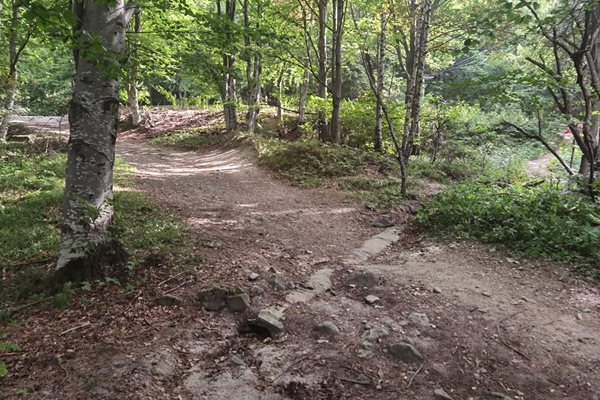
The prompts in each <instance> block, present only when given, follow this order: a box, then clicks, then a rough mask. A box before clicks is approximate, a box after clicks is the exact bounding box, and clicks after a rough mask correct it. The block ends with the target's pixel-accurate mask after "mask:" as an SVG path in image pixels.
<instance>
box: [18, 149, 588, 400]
mask: <svg viewBox="0 0 600 400" xmlns="http://www.w3.org/2000/svg"><path fill="white" fill-rule="evenodd" d="M118 153H119V154H120V156H121V157H123V158H124V159H125V160H126V161H127V162H128V163H130V164H132V165H133V166H135V167H136V170H137V172H136V180H135V187H136V188H137V189H139V190H141V191H144V192H147V193H148V194H149V195H150V196H151V197H152V198H154V199H155V200H156V202H157V203H158V204H159V205H160V206H161V207H163V208H165V209H169V210H173V211H174V212H175V213H176V215H177V216H178V217H179V218H180V219H181V220H182V221H184V222H186V223H187V224H189V226H190V234H191V236H192V238H193V245H192V248H190V252H191V253H194V254H196V255H198V256H199V257H201V258H202V262H199V264H198V266H197V267H196V268H195V270H194V273H193V274H194V276H193V278H192V279H191V280H190V281H189V284H187V285H182V286H181V288H178V286H179V285H178V281H174V283H172V286H173V287H175V289H176V290H175V291H174V292H173V293H174V294H176V295H177V296H179V297H180V298H181V299H182V300H183V305H182V306H180V307H170V308H169V307H158V306H156V305H155V303H153V302H152V301H151V299H145V298H143V296H142V295H139V296H137V295H136V297H133V298H131V299H128V298H121V300H118V299H117V298H115V299H114V303H110V304H108V305H107V308H106V310H105V311H104V312H105V314H101V315H95V314H94V315H90V313H88V312H86V310H85V305H84V306H82V307H81V310H70V311H67V312H65V313H64V314H60V315H59V316H58V318H71V322H70V324H69V325H67V326H66V327H69V326H73V325H75V324H74V323H73V322H72V319H73V318H76V317H77V316H79V318H85V319H86V320H89V321H91V325H90V328H89V329H88V328H86V329H88V330H82V331H79V332H77V335H80V338H83V340H80V341H79V342H77V346H78V347H75V348H73V345H72V344H69V343H68V341H67V339H68V338H69V335H65V336H64V337H63V335H58V334H56V333H55V338H53V336H52V333H53V332H58V333H60V332H61V331H64V330H65V328H66V327H65V326H62V327H61V326H58V327H52V320H51V319H50V317H49V316H53V317H54V318H56V316H55V315H54V314H48V315H46V316H45V317H44V316H42V317H41V318H42V321H43V318H48V326H51V327H52V328H51V329H54V331H50V332H47V331H43V329H46V330H48V329H50V328H48V326H45V327H44V326H38V325H39V322H38V323H36V324H34V323H32V322H28V323H27V324H26V326H27V327H28V329H31V330H33V331H35V330H40V331H43V332H44V333H45V335H46V336H45V337H48V338H50V339H48V340H49V341H51V342H52V343H53V344H54V346H56V352H57V353H59V352H60V354H64V357H63V356H62V355H61V356H58V358H57V359H58V362H53V361H52V360H54V358H55V357H54V356H52V355H46V356H45V361H44V360H40V362H38V363H35V364H34V365H32V366H30V367H22V368H23V370H24V371H28V373H27V375H26V374H25V373H24V374H23V376H22V378H21V381H20V382H18V384H17V383H13V385H12V387H13V388H14V389H15V391H13V393H16V389H17V388H18V387H19V386H21V387H22V386H24V385H25V384H26V383H29V384H31V385H37V387H36V390H35V392H34V393H33V394H31V395H30V397H29V398H33V399H88V398H89V399H114V398H120V399H186V400H187V399H190V400H201V399H208V400H218V399H224V400H225V399H227V400H231V399H236V400H237V399H239V400H259V399H261V400H262V399H272V400H279V399H311V400H317V399H331V400H337V399H352V400H358V399H361V400H362V399H379V400H388V399H400V400H403V399H406V400H409V399H410V400H433V399H445V398H452V399H454V400H492V399H500V400H508V399H512V400H547V399H557V400H559V399H560V400H564V399H569V400H600V382H599V381H598V376H599V374H600V336H599V335H600V334H599V332H600V321H599V318H598V315H599V314H600V292H599V290H598V288H597V287H596V286H593V285H590V284H586V283H583V282H581V281H579V280H575V279H574V278H573V277H572V275H570V274H569V273H568V272H567V270H566V268H565V267H564V266H561V265H555V264H552V263H545V262H537V261H536V262H530V261H526V260H519V261H517V260H513V259H509V258H507V257H506V256H505V255H503V254H501V253H500V252H499V251H495V250H494V249H493V248H491V247H489V246H482V245H471V244H448V243H438V242H423V241H421V240H420V239H419V237H418V235H417V234H416V233H414V232H412V231H411V230H410V229H409V228H408V227H406V226H405V225H403V222H404V220H403V216H399V215H396V216H392V219H393V220H394V222H395V223H396V224H397V231H394V230H391V231H390V230H386V231H385V232H383V231H384V229H383V228H374V227H373V226H372V225H373V222H374V221H377V220H378V219H379V218H380V217H381V215H379V214H378V213H376V212H370V211H367V210H366V209H364V208H363V207H362V206H360V205H357V204H356V203H354V202H352V201H350V200H348V199H347V198H346V197H345V196H344V195H342V194H339V193H336V192H334V191H330V190H303V189H298V188H293V187H290V186H289V185H287V184H285V183H283V182H280V181H278V180H277V179H274V177H273V176H272V175H271V174H270V173H269V172H267V171H266V170H264V169H263V168H261V167H260V166H257V161H256V157H255V155H254V153H253V150H252V149H250V148H244V147H242V148H235V149H213V150H205V151H200V152H193V151H180V150H174V149H170V148H164V147H157V146H150V145H147V144H144V143H141V142H122V143H118ZM404 217H405V216H404ZM377 235H378V236H377ZM395 241H397V244H395V245H394V244H393V242H395ZM362 269H366V270H369V271H371V272H373V274H374V276H375V277H376V279H375V281H373V282H367V281H365V282H363V281H361V282H359V283H358V284H356V283H351V282H349V280H348V279H349V277H351V276H353V274H354V273H355V272H356V271H357V270H362ZM275 271H276V272H278V273H280V274H281V275H282V276H284V277H285V279H286V280H287V281H288V282H289V283H290V285H289V287H288V288H286V289H283V290H279V291H278V290H275V289H274V288H273V287H271V286H270V285H269V284H268V283H267V278H268V277H269V276H270V275H271V274H273V272H275ZM251 272H255V273H257V274H258V275H259V278H258V280H257V281H255V282H249V280H248V277H249V274H250V273H251ZM207 282H216V283H231V284H236V285H239V286H242V287H244V288H247V289H249V288H250V287H251V286H252V285H260V286H261V287H262V288H263V289H265V293H264V294H263V295H260V296H256V297H253V298H252V305H251V308H252V309H251V310H250V311H249V312H247V313H243V314H231V313H228V312H226V311H223V312H217V313H215V312H209V311H206V310H204V309H203V308H202V307H201V305H200V303H199V302H198V300H197V293H198V290H199V288H200V287H201V286H202V285H203V284H205V283H207ZM183 283H184V284H185V283H186V282H183ZM307 284H308V285H307ZM292 286H293V288H292ZM310 286H314V287H315V288H313V289H311V287H310ZM317 287H318V291H317V290H315V289H316V288H317ZM307 291H308V293H311V295H310V296H304V295H303V294H305V293H307ZM367 295H374V296H377V297H378V298H379V299H378V300H377V301H375V303H374V304H372V305H369V304H366V302H365V301H364V299H365V297H366V296H367ZM265 307H279V308H281V309H282V310H283V309H285V313H284V319H283V323H284V326H285V333H284V334H283V335H282V336H279V337H276V338H257V337H255V336H250V335H245V334H240V333H239V332H238V326H239V325H240V323H242V322H243V321H245V320H246V319H247V318H249V317H250V318H251V317H253V316H254V315H255V314H256V312H257V311H258V310H260V309H263V308H265ZM140 314H142V315H144V317H142V318H141V321H142V322H140V323H139V324H138V325H133V324H134V321H137V320H140V317H139V315H140ZM324 321H331V322H333V323H334V324H335V325H336V326H337V328H339V333H338V334H336V335H332V336H327V335H322V334H317V333H316V332H315V329H314V328H315V325H316V324H317V323H320V322H324ZM34 322H35V321H34ZM399 342H406V343H410V344H411V345H413V346H414V347H415V348H416V349H418V351H419V352H420V353H421V355H422V358H419V357H417V358H415V359H414V360H416V362H414V360H413V361H409V362H403V361H399V360H398V359H397V358H396V357H400V358H402V357H403V356H398V355H396V356H393V355H392V354H391V353H390V352H391V351H392V349H393V348H394V347H393V346H392V347H390V345H392V344H398V343H399ZM23 347H26V346H25V345H24V346H23ZM30 347H31V346H30ZM39 357H40V358H41V356H39ZM27 368H29V369H27ZM32 382H41V383H36V384H34V383H32ZM441 389H443V390H444V391H445V392H446V393H447V394H448V397H440V396H441V394H439V392H438V397H435V395H434V390H441ZM503 396H504V397H503ZM15 397H16V396H15ZM9 398H10V397H9Z"/></svg>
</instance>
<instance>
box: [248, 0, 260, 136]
mask: <svg viewBox="0 0 600 400" xmlns="http://www.w3.org/2000/svg"><path fill="white" fill-rule="evenodd" d="M243 5H244V28H245V29H246V34H245V36H244V44H245V46H246V51H247V54H246V81H247V82H248V88H247V101H246V103H247V104H246V105H247V106H248V112H247V113H246V126H247V127H248V130H249V131H250V132H254V130H255V129H256V119H257V118H258V113H259V111H260V108H259V105H260V100H261V88H262V83H261V79H262V64H261V55H260V52H259V50H258V48H260V45H261V43H260V42H261V40H260V38H259V39H256V41H255V43H254V44H255V45H256V47H257V49H256V50H253V51H251V48H252V40H251V38H250V35H249V32H248V31H249V30H250V10H249V0H244V3H243ZM262 10H263V5H262V2H260V1H259V3H258V5H257V15H258V18H257V22H256V29H257V30H258V28H260V24H259V22H258V21H260V20H262V18H263V12H262Z"/></svg>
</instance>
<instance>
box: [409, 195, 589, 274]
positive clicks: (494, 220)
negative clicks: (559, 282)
mask: <svg viewBox="0 0 600 400" xmlns="http://www.w3.org/2000/svg"><path fill="white" fill-rule="evenodd" d="M418 220H419V221H420V222H421V223H422V224H423V225H424V226H425V227H426V228H427V229H429V230H431V231H432V232H442V233H445V234H447V235H451V236H454V237H458V238H471V237H473V238H478V239H481V240H483V241H484V242H490V243H500V244H503V245H506V246H507V247H508V248H510V249H514V250H518V251H521V252H523V253H525V254H527V255H531V256H547V257H550V258H552V259H556V260H571V261H577V262H582V263H585V264H587V265H589V266H592V267H593V268H594V269H595V271H596V273H597V272H598V267H599V266H600V251H598V249H599V248H600V206H598V205H596V204H594V203H592V202H590V201H589V200H588V199H587V198H585V197H582V196H579V195H576V194H565V193H563V192H561V191H559V190H557V189H555V188H552V187H550V186H543V187H538V188H523V187H519V186H516V187H509V188H506V189H502V188H499V187H495V186H482V185H475V184H463V185H458V186H455V187H453V188H451V189H449V190H447V191H445V192H443V193H441V194H439V195H438V196H437V197H436V198H435V199H434V200H433V201H432V202H431V203H430V204H429V205H428V206H427V207H426V208H425V209H423V210H422V211H421V212H420V213H419V215H418Z"/></svg>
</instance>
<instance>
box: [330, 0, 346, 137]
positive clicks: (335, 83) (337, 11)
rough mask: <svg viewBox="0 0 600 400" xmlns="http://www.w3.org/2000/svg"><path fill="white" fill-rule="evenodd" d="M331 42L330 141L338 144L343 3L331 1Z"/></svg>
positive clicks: (340, 127)
mask: <svg viewBox="0 0 600 400" xmlns="http://www.w3.org/2000/svg"><path fill="white" fill-rule="evenodd" d="M332 8H333V33H332V37H333V42H332V58H331V64H332V68H331V83H332V91H331V92H332V93H331V94H332V97H333V99H332V106H333V109H332V111H331V134H330V138H331V141H332V142H333V143H335V144H340V143H341V140H342V135H341V133H342V126H341V123H340V107H341V102H342V35H343V33H344V16H345V1H344V0H333V7H332Z"/></svg>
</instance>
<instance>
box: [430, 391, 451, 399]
mask: <svg viewBox="0 0 600 400" xmlns="http://www.w3.org/2000/svg"><path fill="white" fill-rule="evenodd" d="M433 398H434V399H436V400H454V399H453V398H452V397H451V396H450V395H449V394H448V393H446V391H445V390H444V389H435V390H434V391H433Z"/></svg>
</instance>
